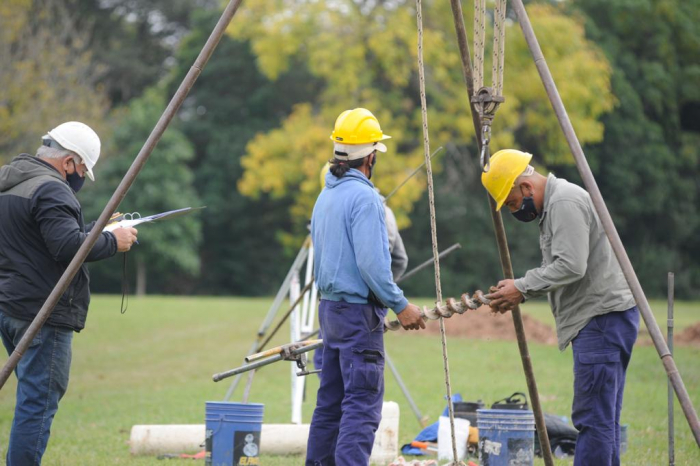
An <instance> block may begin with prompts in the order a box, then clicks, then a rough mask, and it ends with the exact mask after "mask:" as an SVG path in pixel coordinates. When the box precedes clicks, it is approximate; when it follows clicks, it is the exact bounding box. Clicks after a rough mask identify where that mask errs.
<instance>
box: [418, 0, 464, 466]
mask: <svg viewBox="0 0 700 466" xmlns="http://www.w3.org/2000/svg"><path fill="white" fill-rule="evenodd" d="M416 20H417V23H418V78H419V79H418V82H419V86H420V105H421V115H422V118H423V151H424V153H425V168H426V172H427V178H428V199H429V204H430V234H431V238H432V245H433V260H434V263H435V293H436V295H437V297H436V305H437V306H440V305H441V304H442V286H441V284H440V257H439V256H438V244H437V228H436V226H435V223H436V222H435V192H434V189H433V168H432V164H431V162H430V137H429V133H428V110H427V108H428V105H427V103H426V98H425V70H424V66H423V13H422V6H421V0H416ZM440 339H441V341H442V358H443V367H444V369H445V388H446V390H447V406H448V411H449V414H450V433H451V438H452V454H453V456H454V463H453V464H455V465H457V464H458V460H457V439H456V438H455V419H454V409H453V406H452V387H451V385H450V366H449V360H448V357H447V336H446V334H445V321H444V319H443V317H440Z"/></svg>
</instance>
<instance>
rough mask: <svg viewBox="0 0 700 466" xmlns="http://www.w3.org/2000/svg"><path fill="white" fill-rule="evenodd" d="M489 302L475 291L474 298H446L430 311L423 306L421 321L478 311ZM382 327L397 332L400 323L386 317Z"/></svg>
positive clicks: (479, 292)
mask: <svg viewBox="0 0 700 466" xmlns="http://www.w3.org/2000/svg"><path fill="white" fill-rule="evenodd" d="M489 304H491V301H490V300H488V299H486V297H485V296H484V293H483V292H482V291H481V290H476V291H475V292H474V296H472V297H471V298H470V297H469V294H468V293H464V294H463V295H462V298H461V299H460V300H459V302H458V301H456V300H455V299H454V298H447V300H446V301H445V304H438V305H436V306H435V307H434V308H432V309H428V307H427V306H423V310H422V311H421V313H420V314H421V318H422V319H423V320H437V319H439V318H440V317H444V318H446V319H447V318H450V317H452V316H453V315H454V314H464V313H465V312H467V311H468V310H470V309H471V310H475V309H478V308H479V307H480V306H482V305H487V306H488V305H489ZM384 326H385V327H386V328H387V329H388V330H392V331H394V330H398V329H400V328H402V327H401V323H400V322H399V321H398V320H389V318H388V317H385V318H384Z"/></svg>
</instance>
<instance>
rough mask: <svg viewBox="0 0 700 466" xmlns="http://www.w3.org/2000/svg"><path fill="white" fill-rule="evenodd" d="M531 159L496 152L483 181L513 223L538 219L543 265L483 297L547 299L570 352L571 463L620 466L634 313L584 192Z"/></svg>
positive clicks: (498, 301) (504, 301)
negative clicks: (573, 446)
mask: <svg viewBox="0 0 700 466" xmlns="http://www.w3.org/2000/svg"><path fill="white" fill-rule="evenodd" d="M531 158H532V155H531V154H527V153H525V152H520V151H517V150H502V151H499V152H497V153H496V154H494V155H493V157H492V158H491V165H490V169H489V171H488V172H486V173H483V174H482V183H483V185H484V187H485V188H486V189H487V190H488V192H489V193H490V194H491V196H492V197H493V198H494V199H495V200H496V209H497V210H498V209H500V208H501V207H502V206H503V205H505V206H506V207H507V208H508V210H510V212H511V213H512V214H513V216H514V217H515V218H516V219H517V220H520V221H522V222H531V221H534V220H538V223H539V228H540V249H541V251H542V265H541V266H540V267H538V268H535V269H532V270H529V271H527V272H526V273H525V276H523V277H521V278H518V279H517V280H502V281H501V282H499V283H498V291H496V292H494V293H491V294H490V295H488V296H487V298H489V299H491V300H492V302H491V308H492V309H493V310H494V311H497V312H506V311H509V310H512V309H513V308H514V307H515V306H517V305H518V304H520V303H521V302H523V301H524V300H526V299H530V298H535V297H538V296H543V295H545V294H546V295H547V296H548V298H549V304H550V306H551V308H552V313H553V314H554V320H555V322H556V327H557V338H558V340H559V349H560V350H562V351H563V350H564V349H565V348H566V347H567V346H568V344H569V343H571V344H572V348H573V353H574V400H573V406H572V413H571V419H572V421H573V423H574V427H576V429H578V431H579V436H578V440H577V443H576V453H575V459H574V465H575V466H584V465H593V464H595V465H597V466H612V465H619V464H620V411H621V409H622V394H623V391H624V387H625V374H626V370H627V365H628V364H629V361H630V357H631V356H632V347H633V345H634V342H635V341H636V339H637V332H638V330H639V311H638V310H637V307H636V303H635V301H634V298H633V296H632V292H631V291H630V289H629V286H628V285H627V282H626V280H625V277H624V275H623V274H622V270H621V268H620V264H619V263H618V261H617V258H616V257H615V256H614V254H613V252H612V248H611V246H610V242H609V240H608V238H607V236H606V235H605V231H604V230H603V227H602V225H601V223H600V219H599V218H598V215H597V213H596V211H595V209H594V207H593V203H592V202H591V198H590V196H589V195H588V193H587V192H586V191H585V190H583V189H582V188H580V187H579V186H576V185H574V184H572V183H569V182H567V181H566V180H563V179H559V178H557V177H556V176H554V175H552V174H550V175H549V176H547V177H545V176H543V175H540V174H539V173H537V172H536V171H535V169H534V168H533V167H532V166H531V165H530V160H531Z"/></svg>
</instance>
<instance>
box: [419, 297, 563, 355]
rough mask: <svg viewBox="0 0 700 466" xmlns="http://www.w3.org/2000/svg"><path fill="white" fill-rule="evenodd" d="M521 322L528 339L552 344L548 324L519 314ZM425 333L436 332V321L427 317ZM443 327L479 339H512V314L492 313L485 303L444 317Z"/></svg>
mask: <svg viewBox="0 0 700 466" xmlns="http://www.w3.org/2000/svg"><path fill="white" fill-rule="evenodd" d="M522 316H523V326H524V327H525V336H526V337H527V340H528V342H535V343H543V344H545V345H556V344H557V334H556V332H555V331H554V329H552V328H551V327H550V326H549V325H546V324H543V323H542V322H540V321H538V320H536V319H534V318H532V317H530V316H529V315H527V314H523V315H522ZM425 331H426V332H428V333H436V334H439V333H440V324H439V323H438V321H428V325H427V328H426V330H425ZM445 331H446V332H447V335H448V336H451V337H466V338H474V339H479V340H516V336H515V328H514V327H513V318H512V317H511V315H510V312H509V313H507V314H492V313H491V309H490V308H489V307H488V306H481V307H480V308H479V309H477V310H476V311H469V312H467V313H466V314H462V315H454V316H452V317H451V318H449V319H445Z"/></svg>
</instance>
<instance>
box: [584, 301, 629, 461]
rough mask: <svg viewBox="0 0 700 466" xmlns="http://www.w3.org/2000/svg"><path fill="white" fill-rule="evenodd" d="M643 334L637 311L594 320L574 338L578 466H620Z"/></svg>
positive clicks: (602, 316) (614, 313)
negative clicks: (626, 403) (632, 369)
mask: <svg viewBox="0 0 700 466" xmlns="http://www.w3.org/2000/svg"><path fill="white" fill-rule="evenodd" d="M638 331H639V311H638V310H637V307H633V308H632V309H628V310H627V311H623V312H611V313H609V314H604V315H601V316H597V317H594V318H593V319H592V320H591V321H590V322H589V323H588V324H587V325H586V326H585V327H584V328H583V330H581V331H580V332H579V334H578V335H577V336H576V338H574V340H573V342H572V345H573V350H574V402H573V406H572V408H571V420H572V421H573V423H574V427H576V429H578V431H579V434H578V440H577V442H576V453H575V455H574V466H593V465H595V466H619V464H620V411H621V410H622V393H623V391H624V389H625V375H626V372H627V365H628V364H629V362H630V358H631V356H632V346H634V342H635V341H636V340H637V332H638Z"/></svg>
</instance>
